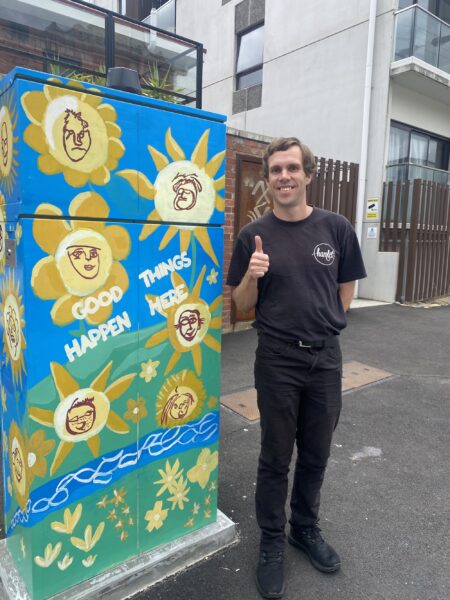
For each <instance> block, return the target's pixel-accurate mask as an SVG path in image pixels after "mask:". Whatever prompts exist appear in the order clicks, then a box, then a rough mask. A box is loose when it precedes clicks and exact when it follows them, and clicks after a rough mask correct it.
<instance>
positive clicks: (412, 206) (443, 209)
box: [380, 179, 450, 302]
mask: <svg viewBox="0 0 450 600" xmlns="http://www.w3.org/2000/svg"><path fill="white" fill-rule="evenodd" d="M380 250H381V251H382V252H399V253H400V256H399V271H398V279H397V293H396V300H397V301H399V302H419V301H422V300H430V299H432V298H437V297H439V296H444V295H446V294H448V293H449V287H450V195H449V187H448V186H447V185H441V184H437V183H434V182H432V181H423V180H421V179H416V180H414V182H413V183H412V182H410V181H406V182H395V183H393V182H390V183H385V186H384V193H383V214H382V220H381V235H380Z"/></svg>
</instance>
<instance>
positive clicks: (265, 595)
mask: <svg viewBox="0 0 450 600" xmlns="http://www.w3.org/2000/svg"><path fill="white" fill-rule="evenodd" d="M255 583H256V587H257V589H258V592H259V593H260V594H261V596H262V597H263V598H268V599H269V600H270V599H271V598H281V597H282V596H284V591H285V589H286V586H285V584H284V583H283V587H282V588H281V592H269V593H267V592H264V591H263V590H262V588H261V587H260V585H259V583H258V579H257V578H255Z"/></svg>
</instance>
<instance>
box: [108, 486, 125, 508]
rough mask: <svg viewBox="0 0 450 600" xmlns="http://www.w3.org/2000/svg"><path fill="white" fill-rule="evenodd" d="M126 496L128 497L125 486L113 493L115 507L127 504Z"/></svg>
mask: <svg viewBox="0 0 450 600" xmlns="http://www.w3.org/2000/svg"><path fill="white" fill-rule="evenodd" d="M126 495H127V492H126V490H125V488H124V487H123V486H122V487H121V488H120V490H114V491H113V496H114V498H113V499H112V500H111V503H112V504H114V506H115V507H116V508H117V506H119V504H123V503H124V502H125V496H126Z"/></svg>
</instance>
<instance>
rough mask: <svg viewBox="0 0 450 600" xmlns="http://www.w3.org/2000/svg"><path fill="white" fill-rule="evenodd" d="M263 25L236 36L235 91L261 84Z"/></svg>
mask: <svg viewBox="0 0 450 600" xmlns="http://www.w3.org/2000/svg"><path fill="white" fill-rule="evenodd" d="M263 50H264V25H259V26H258V27H255V28H253V29H250V30H247V31H244V32H243V33H240V34H239V35H238V51H237V61H236V89H237V90H244V89H246V88H249V87H252V86H254V85H259V84H261V83H262V70H263Z"/></svg>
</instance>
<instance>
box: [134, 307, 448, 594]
mask: <svg viewBox="0 0 450 600" xmlns="http://www.w3.org/2000/svg"><path fill="white" fill-rule="evenodd" d="M341 337H342V340H341V341H342V349H343V354H344V361H350V360H357V361H360V362H363V363H366V364H368V365H370V366H373V367H378V368H380V369H384V370H386V371H389V372H390V373H392V377H391V378H390V379H386V380H383V381H381V382H379V383H375V384H372V385H369V386H366V387H363V388H359V389H356V390H352V391H349V392H346V393H345V394H344V398H343V411H342V415H341V419H340V422H339V425H338V428H337V430H336V433H335V437H334V440H333V448H332V455H331V458H330V461H329V466H328V469H327V476H326V480H325V484H324V487H323V491H322V505H321V522H320V525H321V528H322V531H323V534H324V536H325V537H326V539H327V540H328V541H329V542H331V543H332V544H333V546H334V547H335V548H336V549H337V550H338V552H339V554H340V555H341V559H342V567H341V570H340V571H339V572H338V573H337V574H331V575H329V574H323V573H320V572H318V571H316V570H315V569H314V568H313V567H312V566H311V564H310V563H309V561H308V559H307V558H306V557H305V555H304V554H302V553H301V552H299V551H298V550H296V549H294V548H293V547H291V546H288V547H287V548H286V560H285V563H286V584H287V585H286V593H285V596H284V598H285V599H286V600H319V599H320V600H449V599H450V569H449V566H450V549H449V545H450V544H449V532H450V467H449V450H450V443H449V442H450V439H449V423H450V360H449V354H450V307H449V306H447V307H440V308H430V309H426V308H411V307H406V306H399V305H384V306H377V307H373V308H359V309H352V310H351V311H350V313H349V315H348V327H347V329H346V330H345V331H344V332H343V334H342V336H341ZM255 347H256V334H255V332H254V331H253V330H249V331H243V332H240V333H233V334H228V335H226V336H224V338H223V350H222V360H223V363H222V364H223V371H222V374H223V375H222V394H228V393H232V392H237V391H239V390H244V389H248V388H249V387H251V386H252V385H253V354H254V350H255ZM221 416H222V422H221V428H222V429H221V437H220V443H221V446H220V467H219V469H220V480H219V508H220V509H221V510H222V511H223V512H224V513H225V514H226V515H227V516H229V517H230V518H231V519H233V520H234V521H235V522H236V523H237V528H238V532H239V541H238V542H237V544H235V545H234V546H232V547H230V548H228V549H227V550H225V551H223V552H220V553H218V554H216V555H215V556H213V557H210V558H209V559H207V560H204V561H202V562H201V563H199V564H197V565H196V566H193V567H191V568H190V569H187V570H186V571H184V572H181V573H179V574H177V575H176V576H173V577H171V578H168V579H166V580H165V581H163V582H161V583H159V584H157V585H155V586H153V587H152V588H150V589H149V590H147V591H145V592H141V593H140V594H138V595H135V596H134V598H133V600H150V599H151V600H169V599H170V600H186V599H187V598H189V599H193V600H211V599H214V600H231V599H233V600H234V599H239V600H240V599H243V600H244V599H245V600H257V599H258V598H260V596H259V594H258V592H257V590H256V588H255V585H254V570H255V562H256V559H257V555H258V544H259V533H258V529H257V526H256V523H255V517H254V490H255V473H256V464H257V459H258V451H259V448H258V446H259V423H258V422H248V421H247V420H245V419H244V418H242V417H240V416H239V415H237V414H235V413H233V412H231V411H230V410H228V409H226V408H222V415H221ZM294 458H295V457H294Z"/></svg>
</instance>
